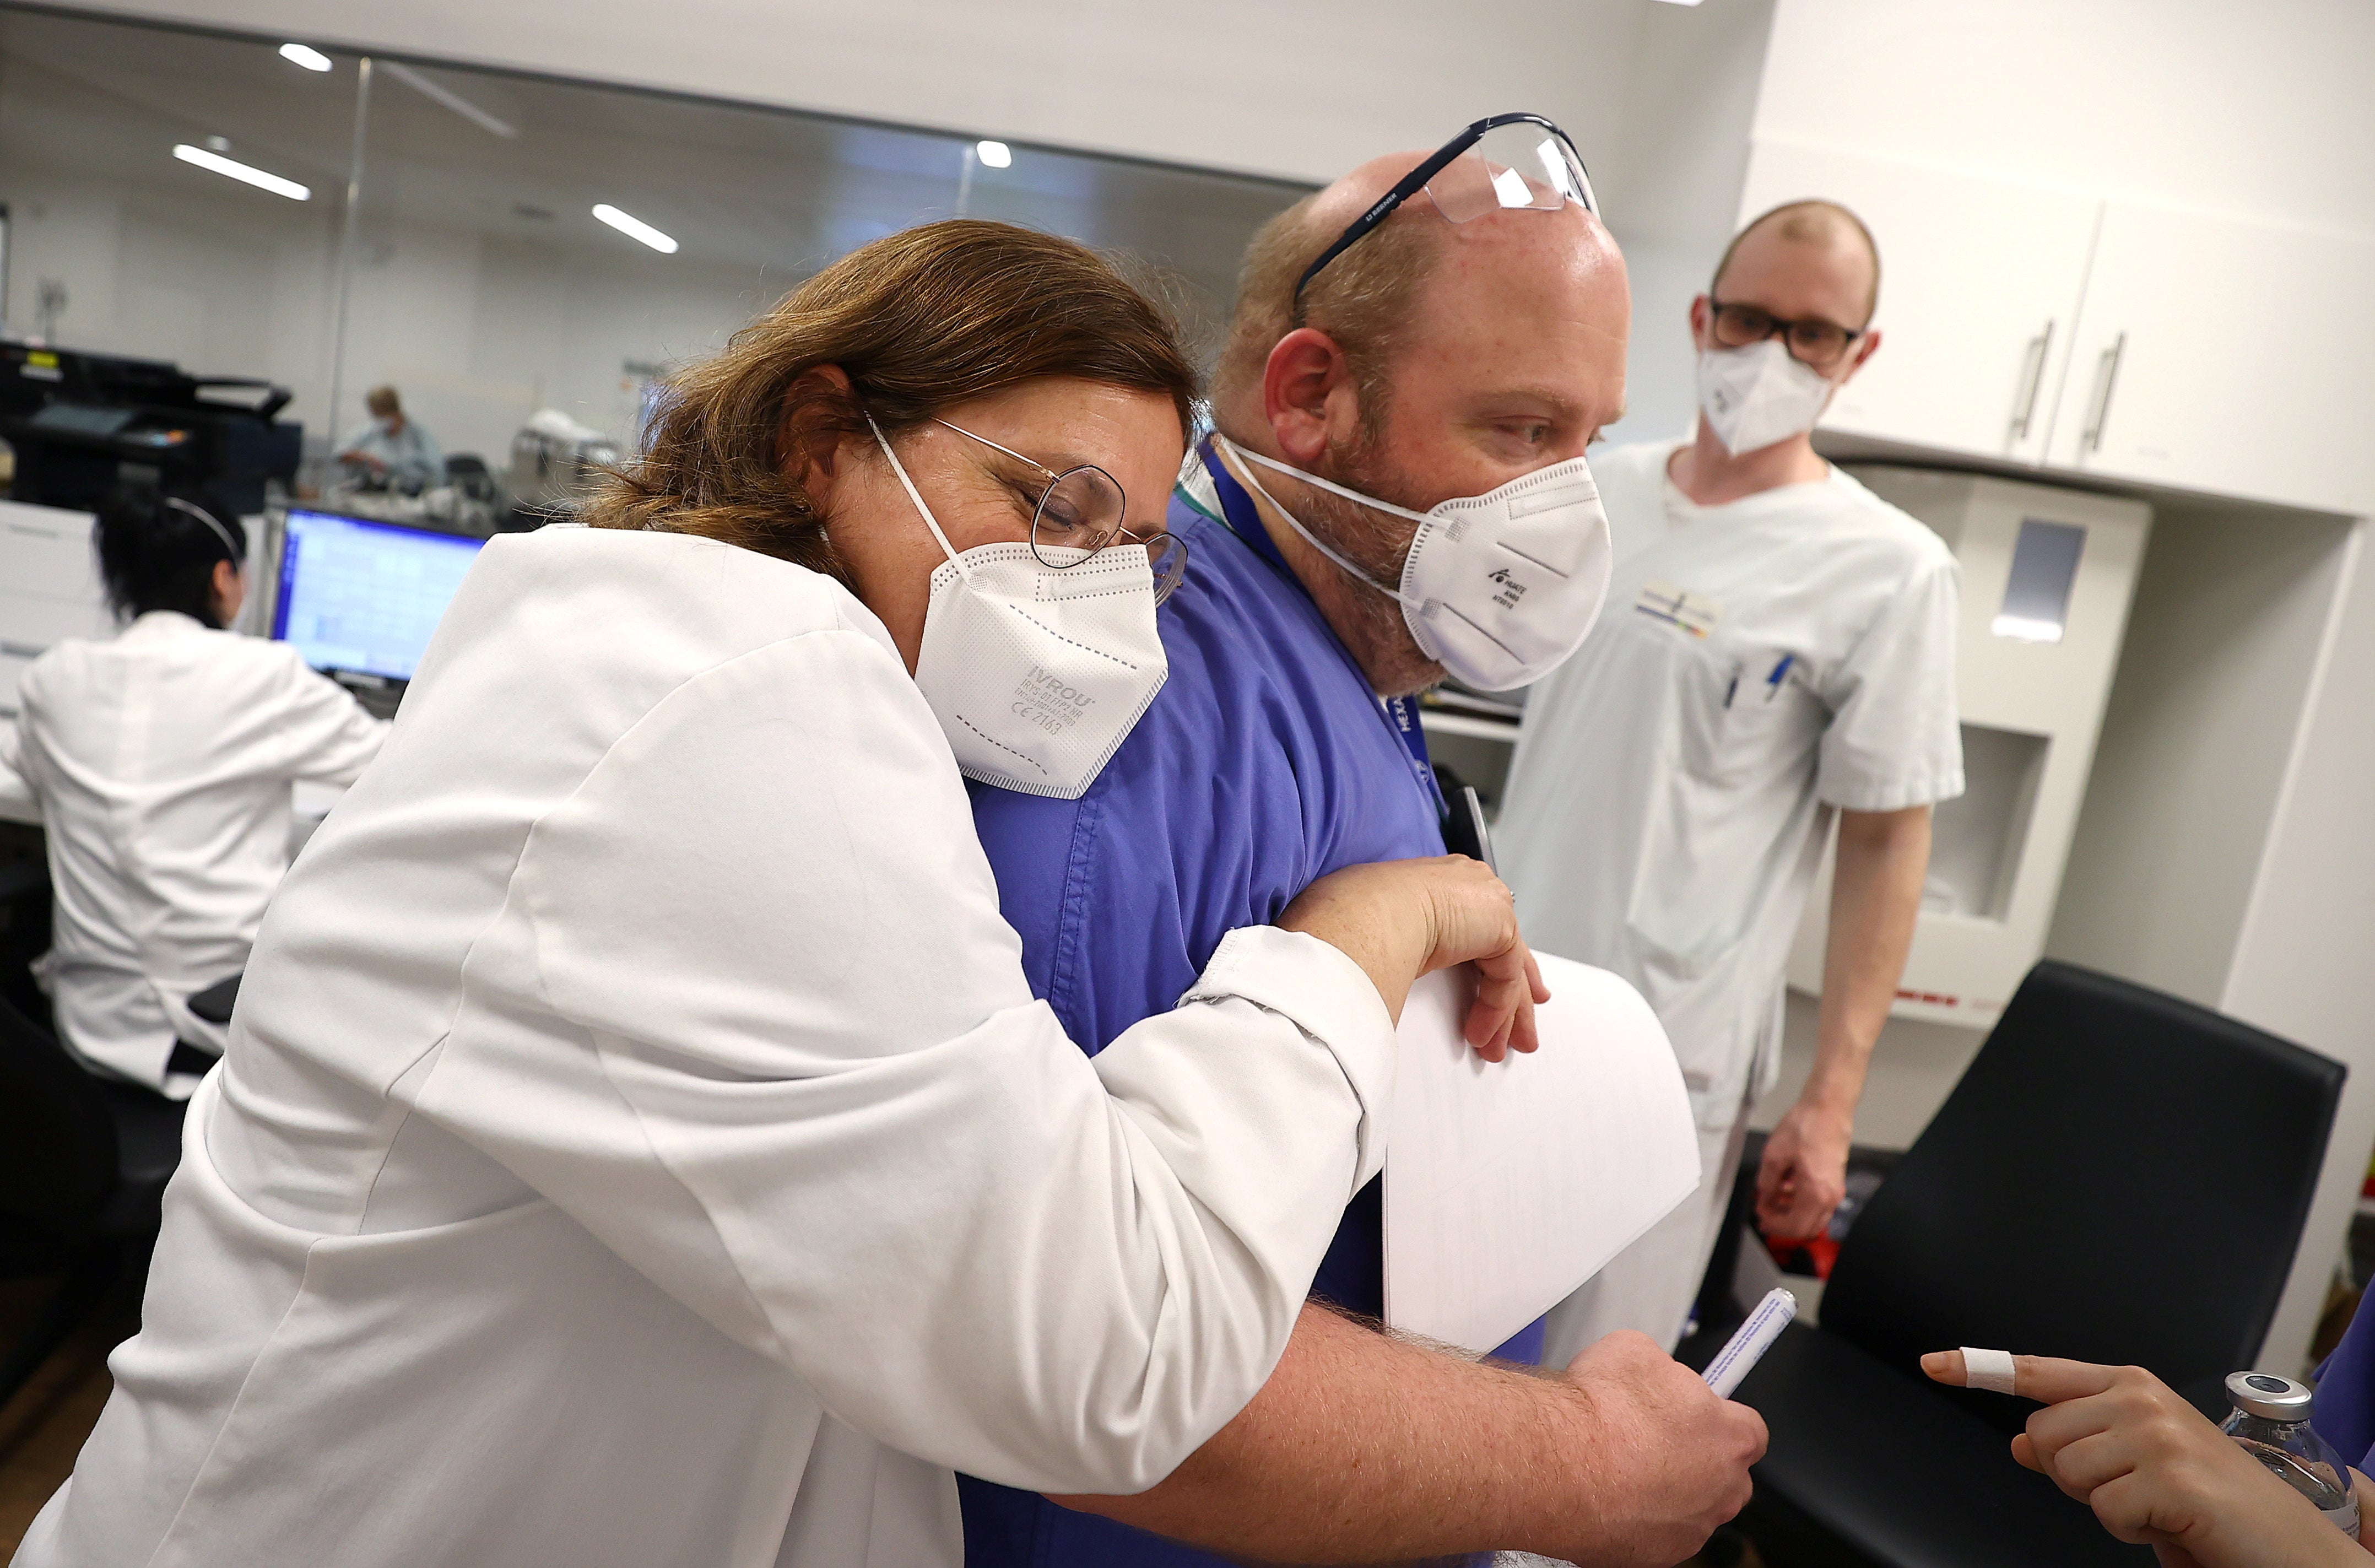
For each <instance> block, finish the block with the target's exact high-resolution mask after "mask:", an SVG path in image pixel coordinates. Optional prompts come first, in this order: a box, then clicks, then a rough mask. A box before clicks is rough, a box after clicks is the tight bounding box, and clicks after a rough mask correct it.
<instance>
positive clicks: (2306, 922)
mask: <svg viewBox="0 0 2375 1568" xmlns="http://www.w3.org/2000/svg"><path fill="white" fill-rule="evenodd" d="M2368 529H2369V525H2368V524H2365V523H2361V524H2359V525H2357V529H2356V530H2355V531H2354V536H2353V538H2352V540H2351V544H2350V549H2349V557H2348V560H2346V562H2345V566H2344V569H2343V572H2342V573H2341V578H2342V582H2341V591H2340V593H2339V594H2338V595H2336V598H2335V602H2334V614H2333V618H2332V619H2331V621H2330V622H2329V624H2328V629H2327V636H2326V641H2325V645H2324V647H2323V648H2322V649H2321V651H2320V658H2319V671H2318V678H2317V679H2316V681H2315V683H2314V684H2313V685H2312V686H2311V688H2310V694H2309V701H2308V704H2307V706H2306V707H2305V708H2304V709H2303V710H2302V712H2301V714H2300V722H2299V730H2298V733H2299V736H2300V741H2299V743H2298V745H2297V747H2296V748H2295V749H2294V752H2293V757H2292V763H2291V768H2290V771H2289V776H2288V777H2287V778H2286V780H2285V783H2284V796H2283V799H2282V800H2281V802H2280V803H2279V805H2278V807H2277V811H2276V819H2275V828H2274V829H2273V831H2271V832H2270V834H2269V845H2268V851H2267V855H2266V856H2265V858H2264V859H2263V861H2262V863H2261V867H2260V876H2259V882H2258V885H2257V886H2256V887H2255V888H2254V889H2253V890H2252V892H2251V907H2250V910H2249V912H2248V913H2247V914H2245V916H2244V920H2243V928H2242V933H2241V937H2240V939H2239V942H2238V943H2237V945H2236V950H2235V962H2234V967H2233V969H2232V970H2231V971H2230V972H2229V973H2228V976H2227V992H2226V995H2225V996H2224V997H2222V998H2221V1001H2220V1006H2221V1007H2222V1008H2223V1009H2224V1010H2225V1011H2227V1012H2229V1013H2232V1014H2234V1015H2235V1016H2236V1017H2237V1018H2239V1019H2242V1020H2246V1021H2248V1022H2251V1023H2255V1024H2257V1025H2259V1026H2260V1027H2261V1028H2263V1029H2265V1030H2269V1031H2271V1032H2274V1033H2276V1034H2280V1035H2283V1036H2284V1037H2285V1038H2286V1039H2288V1040H2298V1041H2299V1042H2300V1043H2303V1044H2305V1045H2308V1046H2310V1047H2311V1048H2313V1049H2315V1050H2319V1051H2322V1052H2324V1053H2325V1054H2326V1055H2330V1056H2335V1057H2338V1058H2340V1059H2341V1060H2342V1061H2343V1062H2344V1063H2345V1065H2346V1066H2348V1067H2349V1068H2350V1079H2349V1081H2348V1082H2347V1083H2346V1084H2345V1087H2344V1090H2343V1097H2342V1109H2341V1112H2340V1114H2338V1115H2337V1116H2336V1117H2335V1120H2334V1135H2333V1138H2332V1140H2331V1141H2330V1142H2329V1143H2328V1144H2327V1146H2326V1154H2325V1170H2324V1174H2323V1176H2322V1179H2321V1180H2320V1183H2319V1186H2318V1196H2317V1203H2316V1206H2315V1208H2313V1209H2312V1210H2311V1211H2310V1220H2309V1227H2308V1230H2307V1232H2306V1233H2305V1235H2304V1237H2303V1239H2302V1242H2301V1248H2300V1252H2299V1255H2298V1256H2297V1257H2295V1259H2294V1260H2293V1272H2292V1278H2291V1279H2290V1280H2289V1281H2288V1282H2287V1283H2286V1289H2285V1298H2284V1302H2283V1304H2282V1305H2281V1306H2280V1307H2279V1308H2278V1309H2277V1313H2276V1321H2275V1326H2274V1327H2272V1328H2271V1329H2270V1330H2269V1333H2268V1350H2267V1352H2266V1353H2265V1356H2264V1358H2263V1359H2264V1360H2265V1362H2266V1363H2267V1364H2269V1365H2272V1366H2278V1367H2289V1366H2291V1365H2294V1364H2298V1362H2300V1360H2301V1359H2302V1358H2303V1357H2304V1356H2305V1355H2306V1354H2307V1352H2308V1349H2309V1342H2310V1334H2311V1333H2312V1332H2313V1331H2314V1329H2315V1328H2316V1326H2317V1318H2318V1314H2319V1312H2320V1310H2321V1309H2322V1307H2323V1305H2324V1302H2325V1283H2326V1280H2327V1279H2329V1278H2331V1276H2332V1273H2333V1269H2334V1257H2335V1256H2337V1254H2338V1253H2339V1251H2340V1249H2341V1246H2342V1244H2343V1242H2344V1240H2345V1237H2346V1235H2347V1233H2348V1230H2349V1224H2350V1216H2351V1213H2352V1211H2353V1209H2354V1208H2356V1205H2357V1197H2358V1189H2359V1183H2360V1180H2361V1179H2362V1177H2363V1176H2364V1175H2365V1173H2366V1170H2367V1151H2368V1149H2369V1145H2370V1144H2375V1012H2370V1011H2369V1008H2368V1006H2367V996H2366V987H2365V985H2364V984H2363V977H2364V976H2365V974H2366V973H2367V968H2368V962H2369V934H2370V933H2375V811H2370V810H2369V808H2368V802H2369V780H2370V779H2375V702H2370V701H2368V694H2367V678H2366V674H2365V672H2366V671H2367V670H2369V669H2370V668H2375V570H2369V563H2368V560H2367V552H2366V546H2367V532H2368Z"/></svg>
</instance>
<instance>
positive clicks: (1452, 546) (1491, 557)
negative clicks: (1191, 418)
mask: <svg viewBox="0 0 2375 1568" xmlns="http://www.w3.org/2000/svg"><path fill="white" fill-rule="evenodd" d="M1212 442H1213V444H1214V445H1215V446H1217V447H1219V448H1220V449H1221V450H1222V451H1223V452H1225V453H1227V454H1229V455H1231V456H1233V457H1235V458H1236V459H1237V460H1238V462H1239V464H1240V466H1244V465H1248V464H1255V463H1258V464H1260V465H1261V466H1263V467H1265V468H1274V469H1276V470H1278V472H1280V473H1282V474H1291V475H1293V476H1294V477H1296V478H1298V479H1301V480H1303V481H1304V482H1305V483H1306V484H1311V485H1317V486H1318V487H1319V488H1320V489H1323V490H1326V491H1328V492H1329V494H1331V495H1340V496H1342V497H1343V498H1344V499H1345V500H1346V501H1355V502H1357V503H1359V504H1360V505H1362V506H1366V507H1370V508H1373V509H1375V510H1377V511H1378V512H1386V513H1392V514H1393V515H1394V516H1396V517H1407V518H1409V519H1410V520H1411V521H1412V522H1414V523H1416V524H1417V525H1418V533H1417V535H1416V536H1414V537H1413V538H1412V540H1411V547H1410V554H1409V555H1408V556H1406V557H1404V558H1403V560H1402V580H1401V586H1400V589H1399V590H1396V589H1393V588H1388V587H1387V586H1386V585H1385V584H1382V583H1380V582H1378V581H1377V579H1375V578H1373V577H1371V576H1370V575H1369V574H1368V573H1367V572H1364V571H1362V570H1361V569H1360V568H1359V567H1357V566H1355V565H1353V563H1352V562H1351V561H1349V560H1345V559H1344V557H1343V556H1342V555H1341V554H1340V553H1338V552H1337V551H1336V550H1335V549H1334V548H1330V547H1329V545H1328V544H1327V543H1326V542H1324V541H1323V540H1321V539H1320V538H1319V537H1318V536H1317V535H1315V534H1313V533H1312V531H1311V530H1310V529H1308V528H1306V527H1305V526H1304V525H1303V524H1302V521H1301V520H1300V519H1298V518H1297V517H1296V516H1295V515H1294V513H1292V512H1289V511H1288V510H1287V509H1286V508H1285V507H1283V506H1279V504H1278V498H1277V497H1275V496H1273V495H1271V494H1270V491H1269V490H1268V489H1264V488H1263V486H1262V482H1261V481H1260V480H1259V479H1258V478H1256V477H1254V474H1253V471H1252V469H1251V468H1250V467H1244V469H1243V476H1244V478H1245V480H1246V482H1247V484H1249V485H1251V486H1252V487H1253V488H1254V489H1255V490H1256V491H1257V492H1258V493H1259V494H1260V496H1261V498H1262V499H1263V500H1264V501H1269V502H1270V505H1272V506H1274V507H1278V513H1279V515H1280V516H1282V517H1283V518H1285V519H1286V521H1287V525H1288V526H1289V527H1292V528H1293V529H1294V531H1295V532H1296V533H1298V534H1300V535H1302V536H1303V537H1304V540H1305V542H1306V543H1307V544H1309V545H1310V546H1311V548H1313V549H1316V550H1317V551H1318V552H1319V553H1320V554H1321V555H1324V556H1326V557H1327V558H1328V559H1329V560H1332V561H1334V562H1335V563H1336V564H1337V565H1338V566H1340V567H1341V568H1342V569H1343V570H1344V571H1345V572H1347V573H1348V574H1350V575H1351V576H1352V577H1353V578H1354V579H1356V580H1357V581H1359V582H1361V583H1364V584H1367V585H1368V586H1369V587H1372V588H1375V589H1376V590H1377V592H1378V593H1380V594H1383V595H1386V596H1387V597H1388V598H1390V599H1393V600H1395V601H1396V602H1398V603H1399V604H1400V606H1401V607H1402V621H1403V624H1405V625H1406V626H1408V627H1409V628H1410V634H1411V638H1412V641H1413V642H1415V643H1417V644H1418V647H1419V652H1421V653H1423V654H1425V655H1426V656H1427V657H1428V658H1430V659H1433V660H1434V661H1435V662H1436V663H1437V664H1439V665H1441V666H1443V667H1444V669H1445V671H1446V672H1447V673H1448V674H1449V675H1450V677H1451V678H1453V679H1454V680H1457V681H1459V683H1460V684H1461V685H1463V686H1471V687H1474V688H1475V689H1476V690H1479V691H1507V690H1509V689H1510V688H1512V687H1516V686H1523V685H1525V684H1527V683H1528V682H1530V681H1535V680H1540V679H1541V678H1542V677H1543V676H1545V675H1548V674H1549V673H1550V672H1551V671H1552V670H1554V669H1556V668H1557V667H1558V666H1560V665H1561V664H1562V663H1564V662H1565V661H1566V656H1567V655H1568V654H1572V653H1574V652H1575V651H1576V649H1577V648H1578V647H1580V646H1581V645H1582V643H1583V638H1584V633H1586V632H1588V631H1590V630H1591V623H1592V622H1593V621H1594V620H1596V619H1599V616H1600V604H1601V600H1602V599H1603V598H1605V597H1606V596H1607V594H1608V574H1609V569H1610V565H1611V552H1610V547H1609V540H1608V516H1607V514H1606V513H1603V512H1602V511H1601V506H1600V487H1599V486H1598V485H1597V484H1595V483H1593V482H1592V477H1591V468H1590V466H1589V464H1587V463H1586V462H1585V461H1584V460H1583V459H1582V458H1581V457H1570V458H1568V459H1567V460H1566V462H1564V463H1554V464H1552V465H1551V466H1549V467H1547V468H1537V469H1535V470H1534V471H1533V472H1532V473H1530V474H1528V475H1526V476H1524V477H1521V478H1516V479H1512V480H1510V481H1509V482H1508V483H1507V484H1506V485H1503V486H1501V487H1499V488H1498V489H1491V490H1487V491H1485V492H1484V493H1483V495H1478V496H1466V497H1462V498H1459V499H1457V500H1452V501H1442V502H1439V503H1438V504H1436V506H1434V507H1431V508H1429V509H1428V510H1427V511H1424V512H1412V510H1410V508H1408V507H1405V506H1396V505H1395V504H1394V503H1393V502H1391V501H1379V500H1377V497H1375V496H1368V495H1363V494H1362V493H1361V492H1360V491H1358V490H1355V489H1346V488H1345V487H1344V486H1342V485H1340V484H1336V483H1333V482H1331V481H1329V480H1327V479H1323V478H1321V477H1318V476H1317V474H1306V473H1305V472H1304V471H1303V470H1302V469H1300V468H1295V467H1291V466H1288V465H1286V464H1284V463H1281V462H1279V461H1278V460H1277V459H1275V458H1271V457H1265V456H1263V455H1262V454H1260V453H1258V452H1251V451H1248V450H1247V449H1246V448H1244V447H1242V446H1239V445H1238V444H1237V443H1236V442H1233V441H1231V440H1229V438H1228V437H1226V436H1223V435H1215V436H1214V437H1213V438H1212Z"/></svg>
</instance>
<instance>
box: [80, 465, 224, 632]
mask: <svg viewBox="0 0 2375 1568" xmlns="http://www.w3.org/2000/svg"><path fill="white" fill-rule="evenodd" d="M201 513H202V514H203V515H202V516H201V515H198V514H201ZM207 519H212V520H213V524H214V526H212V527H209V526H208V525H207ZM218 528H219V529H220V530H221V532H220V533H218V532H216V529H218ZM226 534H227V535H229V536H230V543H229V544H226V543H225V542H224V538H223V536H224V535H226ZM90 542H91V548H92V549H93V550H94V551H96V552H97V554H98V556H99V575H100V581H101V582H103V583H105V584H107V602H108V605H109V607H111V608H112V609H113V610H114V611H115V614H116V617H117V618H118V619H123V620H130V619H132V618H133V617H135V616H138V615H146V614H148V612H149V611H150V610H179V611H181V613H182V614H183V615H186V616H188V617H190V618H191V619H194V620H198V621H203V622H204V623H205V624H207V625H208V626H213V627H220V626H221V625H222V622H221V621H220V620H219V619H217V617H216V615H215V591H214V581H215V565H216V563H217V562H218V561H225V560H227V561H230V563H231V566H232V568H233V569H234V570H236V569H237V568H238V567H239V566H240V565H241V564H242V562H243V561H245V560H246V559H247V530H246V529H245V528H244V527H242V526H241V525H240V521H239V519H238V517H236V516H234V515H233V514H232V513H231V511H230V508H229V507H225V506H220V505H218V504H217V503H215V502H214V501H209V500H207V498H206V497H204V496H202V495H196V494H185V493H180V492H168V491H165V490H160V489H157V488H156V487H155V486H153V485H133V484H126V485H119V486H117V487H116V488H115V489H114V490H113V491H112V493H110V494H109V496H108V498H107V499H106V500H105V501H100V503H99V521H98V524H97V525H95V526H94V527H93V528H92V529H91V531H90Z"/></svg>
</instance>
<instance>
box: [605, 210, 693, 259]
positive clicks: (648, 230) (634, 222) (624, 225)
mask: <svg viewBox="0 0 2375 1568" xmlns="http://www.w3.org/2000/svg"><path fill="white" fill-rule="evenodd" d="M594 216H595V217H597V218H600V219H601V220H602V221H603V222H605V223H607V224H609V226H610V227H611V228H613V229H616V230H618V231H619V232H620V233H621V234H624V235H625V236H626V237H627V238H628V239H630V240H641V241H642V242H644V244H646V245H649V246H650V247H651V248H652V249H654V250H656V251H657V252H659V253H660V254H662V255H664V256H672V255H674V254H676V242H675V241H674V240H671V239H669V238H668V236H667V235H665V234H663V233H661V232H660V231H659V230H656V229H655V228H653V227H652V226H651V225H650V224H648V223H646V222H644V220H643V219H642V218H630V217H629V216H627V215H626V214H625V213H623V212H620V210H619V209H618V208H617V207H615V206H611V205H610V204H609V202H600V203H597V204H596V206H595V208H594Z"/></svg>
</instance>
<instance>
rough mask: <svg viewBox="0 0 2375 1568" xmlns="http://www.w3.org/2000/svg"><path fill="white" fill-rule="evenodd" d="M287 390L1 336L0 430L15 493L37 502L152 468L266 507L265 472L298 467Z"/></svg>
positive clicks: (245, 505) (156, 474) (171, 483)
mask: <svg viewBox="0 0 2375 1568" xmlns="http://www.w3.org/2000/svg"><path fill="white" fill-rule="evenodd" d="M289 397H290V393H289V389H288V388H286V387H281V386H275V385H273V384H272V383H270V382H267V381H257V380H254V379H252V378H249V377H245V376H194V375H191V374H189V373H188V372H187V371H183V369H182V368H181V367H180V366H178V365H174V364H171V363H170V362H168V361H166V360H134V359H126V358H123V357H121V356H117V355H112V354H90V353H85V352H82V351H79V350H77V349H72V348H43V347H40V346H37V345H34V344H29V343H15V342H0V440H5V441H6V442H8V444H9V445H10V446H12V447H14V448H15V449H16V454H17V477H16V481H15V484H14V486H13V494H14V497H15V499H16V500H18V501H30V502H31V503H33V504H34V505H37V506H58V507H66V508H69V509H72V510H75V511H89V509H91V508H93V507H95V506H97V505H98V504H99V503H100V501H101V500H102V499H103V498H104V497H105V496H106V495H107V493H108V492H109V491H110V490H112V489H114V488H115V487H116V485H117V484H118V483H119V482H120V481H122V480H124V479H126V478H149V479H153V480H154V481H155V482H156V483H159V484H161V485H165V486H168V487H177V488H178V487H187V488H191V489H196V488H198V487H201V486H203V487H205V488H206V489H207V491H208V493H210V494H212V495H214V496H216V497H218V498H219V500H220V501H222V503H223V504H224V505H226V506H228V507H230V509H231V510H233V511H235V512H240V513H257V512H261V511H263V510H264V487H265V481H266V480H267V479H278V480H280V481H281V482H282V483H283V484H287V483H289V482H290V481H292V480H293V479H294V478H295V477H296V474H297V458H298V454H299V448H300V445H301V442H302V439H303V433H304V431H303V427H302V426H301V425H298V424H296V423H293V422H287V421H280V420H276V419H274V418H273V416H274V415H276V414H278V413H279V412H280V410H281V409H282V408H283V407H286V406H287V404H288V402H289Z"/></svg>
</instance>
